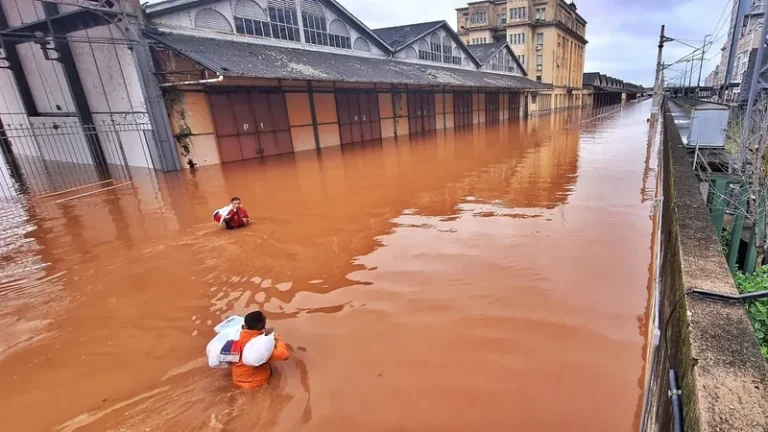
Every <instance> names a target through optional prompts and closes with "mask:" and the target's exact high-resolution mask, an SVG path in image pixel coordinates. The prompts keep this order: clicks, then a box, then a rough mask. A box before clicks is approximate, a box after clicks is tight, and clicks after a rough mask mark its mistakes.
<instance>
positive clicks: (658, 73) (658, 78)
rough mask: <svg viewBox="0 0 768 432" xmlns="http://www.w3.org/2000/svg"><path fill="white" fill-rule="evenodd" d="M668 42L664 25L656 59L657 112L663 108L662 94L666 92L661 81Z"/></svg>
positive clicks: (654, 104)
mask: <svg viewBox="0 0 768 432" xmlns="http://www.w3.org/2000/svg"><path fill="white" fill-rule="evenodd" d="M666 41H667V38H666V36H664V25H662V26H661V33H659V53H658V55H657V57H656V81H655V82H654V86H653V87H654V88H653V109H654V111H657V110H658V109H659V107H660V106H661V94H662V93H663V92H664V83H663V82H662V81H661V68H662V65H661V56H662V53H663V51H664V42H666Z"/></svg>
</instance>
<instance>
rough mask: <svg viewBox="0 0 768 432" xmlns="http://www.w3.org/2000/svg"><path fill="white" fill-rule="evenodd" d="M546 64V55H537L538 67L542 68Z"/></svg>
mask: <svg viewBox="0 0 768 432" xmlns="http://www.w3.org/2000/svg"><path fill="white" fill-rule="evenodd" d="M543 65H544V56H543V55H541V54H539V55H537V56H536V68H541V67H542V66H543Z"/></svg>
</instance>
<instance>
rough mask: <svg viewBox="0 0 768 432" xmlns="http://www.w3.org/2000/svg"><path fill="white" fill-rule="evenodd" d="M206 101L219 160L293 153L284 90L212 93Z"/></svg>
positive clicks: (237, 159)
mask: <svg viewBox="0 0 768 432" xmlns="http://www.w3.org/2000/svg"><path fill="white" fill-rule="evenodd" d="M209 101H210V105H211V113H212V114H213V123H214V127H215V130H216V139H217V141H218V143H219V154H220V155H221V161H222V162H234V161H239V160H243V159H253V158H256V157H266V156H272V155H277V154H284V153H292V152H293V141H292V140H291V131H290V127H289V124H288V111H287V109H286V106H285V97H284V96H283V93H281V92H272V93H264V92H252V91H242V92H238V93H212V94H210V95H209Z"/></svg>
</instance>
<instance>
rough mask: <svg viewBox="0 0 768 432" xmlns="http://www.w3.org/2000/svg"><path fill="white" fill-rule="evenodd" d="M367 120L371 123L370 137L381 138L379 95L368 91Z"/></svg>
mask: <svg viewBox="0 0 768 432" xmlns="http://www.w3.org/2000/svg"><path fill="white" fill-rule="evenodd" d="M368 113H369V115H370V117H369V119H368V121H369V122H370V124H371V139H374V140H376V139H380V138H381V114H380V113H379V95H378V94H377V93H368Z"/></svg>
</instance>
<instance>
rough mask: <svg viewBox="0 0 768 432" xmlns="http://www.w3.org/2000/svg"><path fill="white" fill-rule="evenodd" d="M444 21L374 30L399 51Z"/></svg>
mask: <svg viewBox="0 0 768 432" xmlns="http://www.w3.org/2000/svg"><path fill="white" fill-rule="evenodd" d="M444 23H445V21H430V22H424V23H416V24H407V25H402V26H396V27H385V28H380V29H374V30H373V32H374V33H375V34H376V36H378V37H379V38H381V40H383V41H384V42H386V43H387V44H389V46H391V47H392V49H393V50H395V51H397V50H399V49H400V48H402V47H404V46H406V45H408V44H409V43H410V42H411V41H413V40H414V39H416V38H417V37H419V36H421V35H423V34H425V33H427V32H429V31H430V30H433V29H435V28H437V27H439V26H440V25H442V24H444Z"/></svg>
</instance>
